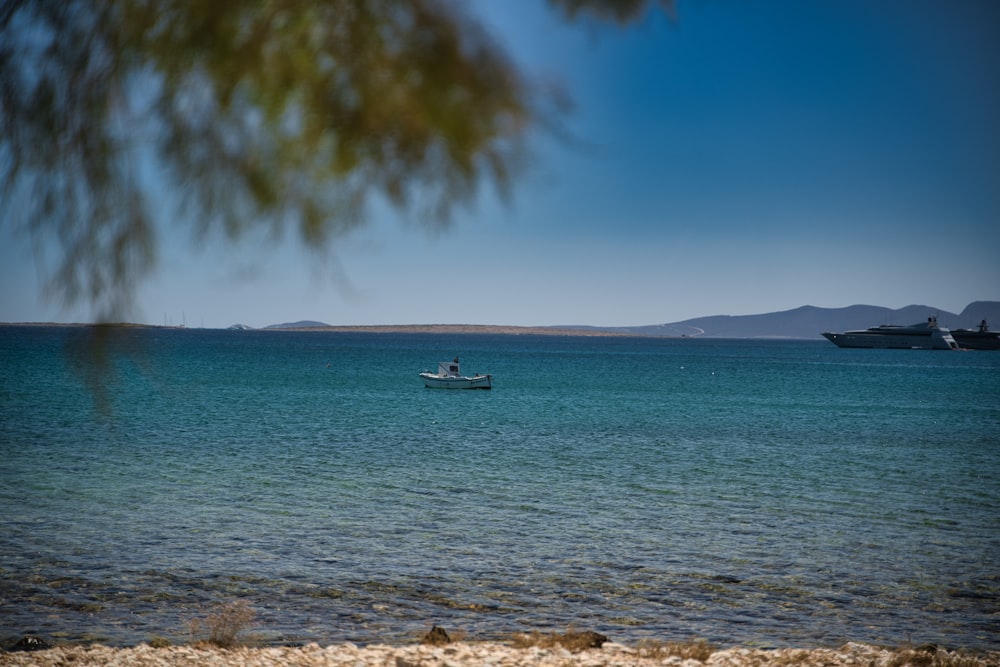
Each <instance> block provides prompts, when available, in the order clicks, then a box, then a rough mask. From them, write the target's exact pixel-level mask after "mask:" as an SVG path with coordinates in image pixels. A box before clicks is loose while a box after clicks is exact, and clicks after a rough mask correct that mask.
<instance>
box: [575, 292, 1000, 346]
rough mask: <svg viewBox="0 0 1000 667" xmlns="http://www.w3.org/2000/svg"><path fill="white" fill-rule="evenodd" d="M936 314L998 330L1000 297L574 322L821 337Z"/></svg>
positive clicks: (641, 330)
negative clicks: (955, 309) (951, 304)
mask: <svg viewBox="0 0 1000 667" xmlns="http://www.w3.org/2000/svg"><path fill="white" fill-rule="evenodd" d="M933 315H936V316H937V318H938V324H939V325H940V326H943V327H948V328H949V329H959V328H966V329H975V328H976V327H977V326H978V325H979V323H980V322H981V321H982V320H986V321H987V322H989V323H990V324H991V329H994V330H1000V301H976V302H974V303H970V304H969V305H968V306H966V307H965V309H964V310H963V311H962V312H961V313H960V314H958V315H956V314H955V313H949V312H948V311H946V310H941V309H940V308H934V307H931V306H920V305H913V306H906V307H905V308H898V309H895V310H893V309H891V308H883V307H881V306H867V305H856V306H848V307H846V308H817V307H816V306H801V307H799V308H794V309H792V310H785V311H781V312H777V313H764V314H761V315H713V316H710V317H697V318H695V319H691V320H683V321H681V322H671V323H668V324H651V325H648V326H638V327H579V328H591V329H593V328H597V329H599V330H602V331H613V332H618V333H630V334H638V335H643V336H670V337H679V336H691V337H694V336H697V337H700V338H821V337H822V336H821V334H822V333H823V332H824V331H846V330H848V329H867V328H868V327H873V326H878V325H880V324H914V323H916V322H924V321H926V320H927V318H928V317H931V316H933Z"/></svg>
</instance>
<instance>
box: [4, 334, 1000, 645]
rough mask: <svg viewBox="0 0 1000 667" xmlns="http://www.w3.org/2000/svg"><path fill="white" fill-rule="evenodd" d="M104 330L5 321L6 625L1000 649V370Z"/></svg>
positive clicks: (672, 343) (599, 342)
mask: <svg viewBox="0 0 1000 667" xmlns="http://www.w3.org/2000/svg"><path fill="white" fill-rule="evenodd" d="M88 332H89V330H87V329H74V328H34V327H31V328H21V327H0V364H2V368H0V378H2V382H0V454H2V460H3V463H2V465H0V638H2V637H3V636H9V635H19V634H22V633H27V632H32V633H40V634H45V635H48V636H51V637H55V638H63V639H70V640H74V639H97V640H101V641H104V642H107V643H112V644H131V643H136V642H139V641H144V640H148V639H150V638H151V637H154V636H165V637H168V638H171V639H173V640H175V641H182V640H185V639H187V638H188V623H189V621H190V620H191V619H193V618H196V617H199V616H200V615H202V614H203V613H204V611H205V610H206V609H208V608H210V606H211V605H212V604H213V603H216V602H219V601H229V600H233V599H237V598H246V599H247V600H249V601H250V602H251V604H252V605H253V607H254V608H255V609H256V611H257V614H258V625H257V627H256V628H255V630H256V632H257V633H258V634H260V635H262V636H263V637H264V638H265V641H268V642H273V643H296V642H306V641H318V642H320V643H328V642H334V641H343V640H350V641H357V642H362V643H363V642H370V641H375V640H390V641H392V640H400V641H404V640H411V639H413V638H415V637H418V636H420V635H421V634H422V633H423V632H425V631H426V630H427V629H429V627H430V626H431V624H432V623H436V624H438V625H443V626H445V627H447V628H449V629H458V630H463V631H465V632H466V633H467V635H468V636H469V637H471V638H495V637H500V636H503V635H504V634H506V633H510V632H513V631H518V630H533V629H542V630H545V629H550V628H551V629H556V630H565V629H566V628H567V627H568V626H570V625H573V626H575V627H577V628H583V629H595V630H598V631H600V632H603V633H604V634H606V635H608V636H609V637H611V638H613V639H615V640H618V641H625V642H630V641H635V640H638V639H641V638H643V637H650V636H651V637H657V638H661V639H686V638H690V637H693V636H698V637H705V638H707V639H709V640H710V641H712V642H713V643H716V644H719V645H729V644H734V643H741V644H748V645H761V646H784V645H798V646H802V645H829V644H839V643H841V642H843V641H846V640H857V641H868V642H876V643H888V644H902V643H906V642H907V641H912V642H914V643H921V642H931V641H932V642H937V643H941V644H944V645H947V646H963V647H968V648H993V649H996V648H1000V639H998V637H1000V354H995V353H989V352H978V353H977V352H954V353H953V352H927V351H910V350H841V349H838V348H836V347H834V346H833V345H831V344H829V343H827V342H825V341H795V342H778V341H763V342H758V341H719V340H716V341H713V340H696V339H688V340H664V339H632V338H576V337H543V336H490V335H422V334H347V333H294V332H268V331H257V332H240V331H211V330H166V329H153V330H149V329H140V330H126V331H116V332H114V333H113V334H112V335H111V336H110V337H109V338H108V340H107V341H106V347H105V348H103V349H106V350H108V351H109V355H108V361H107V362H106V363H105V365H103V366H101V365H97V364H95V363H94V360H93V357H94V356H95V350H96V349H98V348H94V347H93V346H92V345H91V344H90V343H89V342H88V341H87V340H86V338H85V337H86V336H87V335H88ZM456 354H459V355H461V357H462V361H463V370H465V371H480V372H489V373H493V374H494V389H493V390H492V391H468V392H462V391H459V392H454V391H442V390H430V389H424V388H423V387H422V385H421V383H420V381H419V379H418V378H417V373H418V372H419V371H421V370H426V369H433V368H435V367H436V365H437V361H439V360H441V359H450V358H451V357H453V356H455V355H456ZM88 383H89V384H88ZM102 397H105V398H106V399H107V400H106V401H104V402H102Z"/></svg>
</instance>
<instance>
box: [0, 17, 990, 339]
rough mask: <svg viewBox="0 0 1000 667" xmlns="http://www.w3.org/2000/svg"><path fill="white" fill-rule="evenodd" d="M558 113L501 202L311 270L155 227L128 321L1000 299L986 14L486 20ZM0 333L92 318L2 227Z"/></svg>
mask: <svg viewBox="0 0 1000 667" xmlns="http://www.w3.org/2000/svg"><path fill="white" fill-rule="evenodd" d="M469 11H470V12H472V13H474V14H476V15H478V16H481V18H482V20H483V21H484V22H485V23H486V25H487V26H488V27H489V29H490V30H491V31H492V32H493V34H494V35H495V37H496V39H497V40H498V41H500V42H501V43H502V44H504V45H505V46H506V48H507V49H508V50H509V51H510V53H511V54H512V56H513V57H514V59H515V60H516V61H517V62H518V63H519V64H520V65H521V66H522V67H523V68H524V70H525V71H526V72H527V73H528V74H529V76H531V77H533V78H536V79H537V80H538V81H546V82H552V81H554V82H557V83H558V84H559V85H561V86H562V87H563V88H564V89H565V90H566V91H567V92H568V93H569V94H570V95H571V97H572V98H573V100H574V105H575V108H574V111H573V112H572V114H571V115H570V116H569V117H568V118H566V120H565V130H566V131H567V132H568V134H569V135H570V136H571V137H572V140H571V141H559V140H556V139H554V138H553V137H551V136H544V135H541V134H539V135H538V136H537V137H535V138H534V139H533V140H532V142H531V143H532V149H533V154H534V160H533V161H532V163H531V164H530V166H529V168H528V170H527V171H526V172H525V173H524V174H523V175H522V177H521V178H520V179H519V181H518V182H517V185H516V188H515V190H514V195H513V198H512V200H511V202H510V203H509V204H502V203H499V202H497V200H496V198H495V197H494V196H493V194H492V193H491V192H490V190H489V189H486V190H484V192H483V196H482V197H481V198H480V200H479V202H478V204H477V205H476V206H475V207H474V208H471V209H468V210H465V209H459V210H458V211H457V214H456V216H455V225H454V226H453V227H452V228H451V229H450V230H448V231H446V232H444V233H442V234H439V235H429V234H427V233H426V232H424V231H422V230H421V228H419V227H418V226H416V225H415V224H413V223H412V222H410V223H408V222H406V221H400V220H399V219H397V218H396V217H394V216H393V215H392V214H389V213H385V212H378V211H376V212H375V214H374V219H373V222H372V224H371V225H370V226H369V227H367V228H366V229H364V230H363V231H362V232H361V233H359V234H357V235H355V236H353V237H351V238H349V239H345V240H344V241H343V242H342V243H340V244H339V245H338V250H337V251H336V252H335V255H334V257H335V261H334V259H331V258H327V259H326V260H323V261H314V260H315V258H313V257H311V256H310V255H309V253H307V252H305V251H303V250H301V249H300V248H299V247H298V246H297V245H296V244H295V243H294V242H292V241H289V242H288V243H286V244H284V245H281V246H279V247H277V248H274V247H271V246H269V245H267V244H265V243H262V242H258V241H253V240H248V241H246V242H244V243H241V244H239V245H238V246H236V247H235V248H226V247H224V246H222V244H208V245H207V247H206V246H204V245H202V246H199V247H197V248H195V247H194V246H193V245H192V243H191V241H190V239H191V231H190V230H191V227H190V226H187V225H184V224H183V222H181V223H180V224H176V225H175V226H173V227H170V228H167V229H164V230H163V232H162V236H163V240H162V243H161V248H160V250H161V256H160V261H159V264H158V269H157V272H156V273H155V274H154V276H153V277H152V279H151V280H150V281H148V283H146V284H144V285H143V287H142V288H141V290H140V297H139V303H138V308H139V310H138V312H136V313H135V314H134V316H133V317H131V318H130V319H132V320H133V321H139V322H148V323H151V324H163V323H170V324H180V323H182V322H183V323H186V324H187V325H188V326H195V327H196V326H206V327H226V326H229V325H231V324H235V323H244V324H248V325H251V326H255V327H259V326H266V325H268V324H274V323H279V322H289V321H297V320H306V319H308V320H320V321H323V322H327V323H330V324H421V323H472V324H509V325H526V326H531V325H556V324H588V325H597V326H630V325H643V324H656V323H663V322H673V321H678V320H683V319H688V318H692V317H699V316H704V315H720V314H729V315H741V314H752V313H762V312H771V311H778V310H786V309H790V308H795V307H797V306H801V305H806V304H811V305H815V306H821V307H830V308H835V307H842V306H848V305H852V304H857V303H866V304H873V305H880V306H887V307H890V308H899V307H903V306H906V305H910V304H924V305H928V306H933V307H937V308H941V309H944V310H948V311H952V312H959V311H961V309H962V308H963V307H965V305H967V304H968V303H969V302H971V301H976V300H1000V121H998V120H997V119H1000V2H996V1H995V0H958V1H955V2H951V1H945V0H939V1H931V0H877V1H870V0H809V1H808V2H801V1H799V0H679V3H678V7H677V12H676V17H675V20H673V21H671V20H670V19H668V18H667V17H665V16H664V15H662V14H661V13H656V14H654V15H651V16H650V17H648V18H647V20H646V21H644V22H643V23H642V24H639V25H633V26H631V27H629V28H626V29H618V28H615V27H613V26H608V25H597V24H592V23H583V24H579V23H578V24H568V23H566V22H565V21H563V20H562V19H561V18H560V17H559V16H558V15H556V14H555V13H554V12H553V11H552V10H550V9H549V8H548V7H547V5H546V4H545V3H544V2H542V1H541V0H504V1H503V2H499V1H494V0H477V1H476V2H474V3H472V5H471V6H470V9H469ZM0 243H2V245H0V280H2V285H3V289H2V290H0V321H88V320H89V319H90V313H89V311H88V309H87V308H86V307H76V308H66V307H64V306H63V305H62V304H60V303H59V302H58V301H56V300H51V299H47V298H46V297H45V295H44V293H43V290H42V287H41V285H42V282H41V280H40V277H39V271H38V268H37V267H36V266H35V262H34V259H33V256H32V253H31V251H30V245H29V244H28V243H27V241H26V240H24V239H12V238H11V235H10V231H9V229H6V228H4V229H0Z"/></svg>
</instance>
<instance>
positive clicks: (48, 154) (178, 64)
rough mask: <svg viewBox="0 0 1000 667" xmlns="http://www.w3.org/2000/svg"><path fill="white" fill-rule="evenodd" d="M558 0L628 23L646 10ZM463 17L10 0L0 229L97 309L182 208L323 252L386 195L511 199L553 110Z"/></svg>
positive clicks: (69, 294) (434, 213) (102, 309)
mask: <svg viewBox="0 0 1000 667" xmlns="http://www.w3.org/2000/svg"><path fill="white" fill-rule="evenodd" d="M550 2H551V4H552V5H553V6H555V7H556V8H558V9H561V10H562V11H563V13H564V14H565V15H566V16H567V17H570V18H573V17H576V16H579V15H585V14H590V15H593V16H597V17H598V18H605V19H606V18H612V19H614V20H616V21H619V22H626V21H628V20H629V19H633V18H635V17H638V16H640V15H641V14H642V10H643V8H644V6H645V5H646V4H651V3H652V2H655V0H627V1H623V0H550ZM660 4H661V5H664V6H669V2H668V1H667V0H660ZM456 7H457V5H454V4H451V3H446V2H439V1H437V0H371V1H369V2H357V1H356V0H308V1H307V0H268V1H266V2H263V1H260V0H257V1H245V2H190V1H189V0H8V2H6V3H3V4H0V124H2V125H0V126H2V130H3V131H2V132H0V196H2V198H3V202H4V204H3V206H2V211H0V221H6V222H8V223H10V224H13V225H15V226H16V227H18V228H20V229H24V230H28V231H29V232H30V234H31V236H32V238H34V239H35V241H36V244H37V245H38V246H39V247H41V249H42V250H51V248H49V247H47V246H48V245H49V244H51V243H53V241H54V242H55V244H56V248H55V251H56V256H57V259H56V267H57V268H56V270H55V271H54V273H53V281H52V283H53V287H54V289H55V291H56V292H57V293H59V294H60V295H61V296H63V297H64V298H65V299H66V300H67V301H69V302H75V301H80V300H84V301H88V302H89V303H91V304H92V306H94V308H95V310H96V311H97V314H98V318H99V319H101V320H105V321H110V320H112V319H114V318H116V317H118V316H121V315H122V314H123V313H124V311H125V310H127V308H128V306H129V305H130V304H131V302H132V300H133V297H134V287H135V285H136V283H137V281H139V280H141V279H142V278H143V277H144V276H145V275H146V274H147V273H148V272H149V271H150V270H151V268H152V267H153V266H154V262H155V259H156V246H157V239H156V230H157V228H158V226H159V225H163V224H174V222H175V219H180V220H184V221H187V222H190V223H191V224H193V225H194V230H195V232H196V233H197V234H196V236H197V237H202V236H204V235H209V234H218V233H222V234H224V235H225V236H226V237H227V238H229V239H234V238H237V237H239V236H241V235H243V234H245V233H246V232H247V231H248V230H251V229H259V228H263V229H265V230H269V231H270V232H271V233H273V234H275V235H282V234H284V233H285V232H286V231H287V230H296V231H297V234H298V236H299V237H300V238H301V239H302V241H303V242H304V243H305V244H306V245H307V246H309V247H316V248H324V247H327V246H328V245H329V243H330V241H331V239H334V238H336V237H338V236H340V235H342V234H344V233H346V232H347V231H349V230H351V229H353V228H355V227H356V226H358V225H360V224H363V222H364V220H365V213H366V209H367V207H368V206H369V205H370V203H371V202H372V201H373V200H375V199H382V200H385V201H388V202H390V203H391V204H393V205H394V206H395V207H396V208H397V209H399V210H400V211H401V212H403V213H413V214H416V216H417V217H418V218H419V219H420V220H422V221H423V222H424V224H426V225H428V226H430V227H441V226H445V225H447V224H448V223H449V222H450V220H451V218H452V214H453V209H454V207H455V206H457V205H469V204H471V203H473V202H474V199H475V197H476V194H477V189H478V187H479V185H480V184H481V183H482V182H484V181H485V182H489V183H492V184H493V185H494V186H495V187H496V188H497V189H498V190H499V192H500V193H501V194H502V195H504V196H506V195H507V193H508V191H509V188H510V186H511V183H512V179H513V177H514V175H515V174H516V172H517V169H518V166H519V165H520V164H521V161H522V159H523V157H524V153H525V150H524V148H525V140H526V137H527V133H528V132H529V131H530V128H532V127H533V126H535V125H537V124H538V123H539V121H545V120H546V118H551V117H554V116H557V115H558V114H559V113H561V111H559V101H560V100H559V98H557V97H555V96H553V95H551V94H549V93H545V92H544V91H541V90H538V89H535V88H533V87H532V86H531V85H529V83H528V80H527V77H525V76H524V75H523V74H522V73H521V72H520V71H519V70H518V69H517V68H516V67H515V66H514V65H513V64H512V63H511V61H510V60H509V59H508V57H507V55H506V54H505V53H504V52H503V51H502V50H501V49H500V48H499V47H498V46H497V45H496V44H495V43H494V42H493V41H492V40H491V39H490V37H489V36H488V35H487V34H486V32H485V31H484V30H483V29H482V28H481V26H479V25H478V24H477V23H476V22H475V21H473V20H472V19H470V18H469V17H467V16H466V15H465V14H463V13H462V12H461V11H459V10H458V9H457V8H456ZM163 218H167V219H166V220H164V219H163Z"/></svg>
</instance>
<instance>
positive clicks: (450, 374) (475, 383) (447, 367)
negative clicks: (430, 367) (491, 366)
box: [420, 357, 493, 389]
mask: <svg viewBox="0 0 1000 667" xmlns="http://www.w3.org/2000/svg"><path fill="white" fill-rule="evenodd" d="M420 377H421V378H422V379H423V381H424V386H425V387H431V388H433V389H492V388H493V376H492V375H488V374H487V375H480V374H478V373H477V374H476V375H462V371H461V370H460V369H459V365H458V357H455V360H454V361H440V362H438V372H437V373H431V372H430V371H424V372H423V373H421V374H420Z"/></svg>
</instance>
